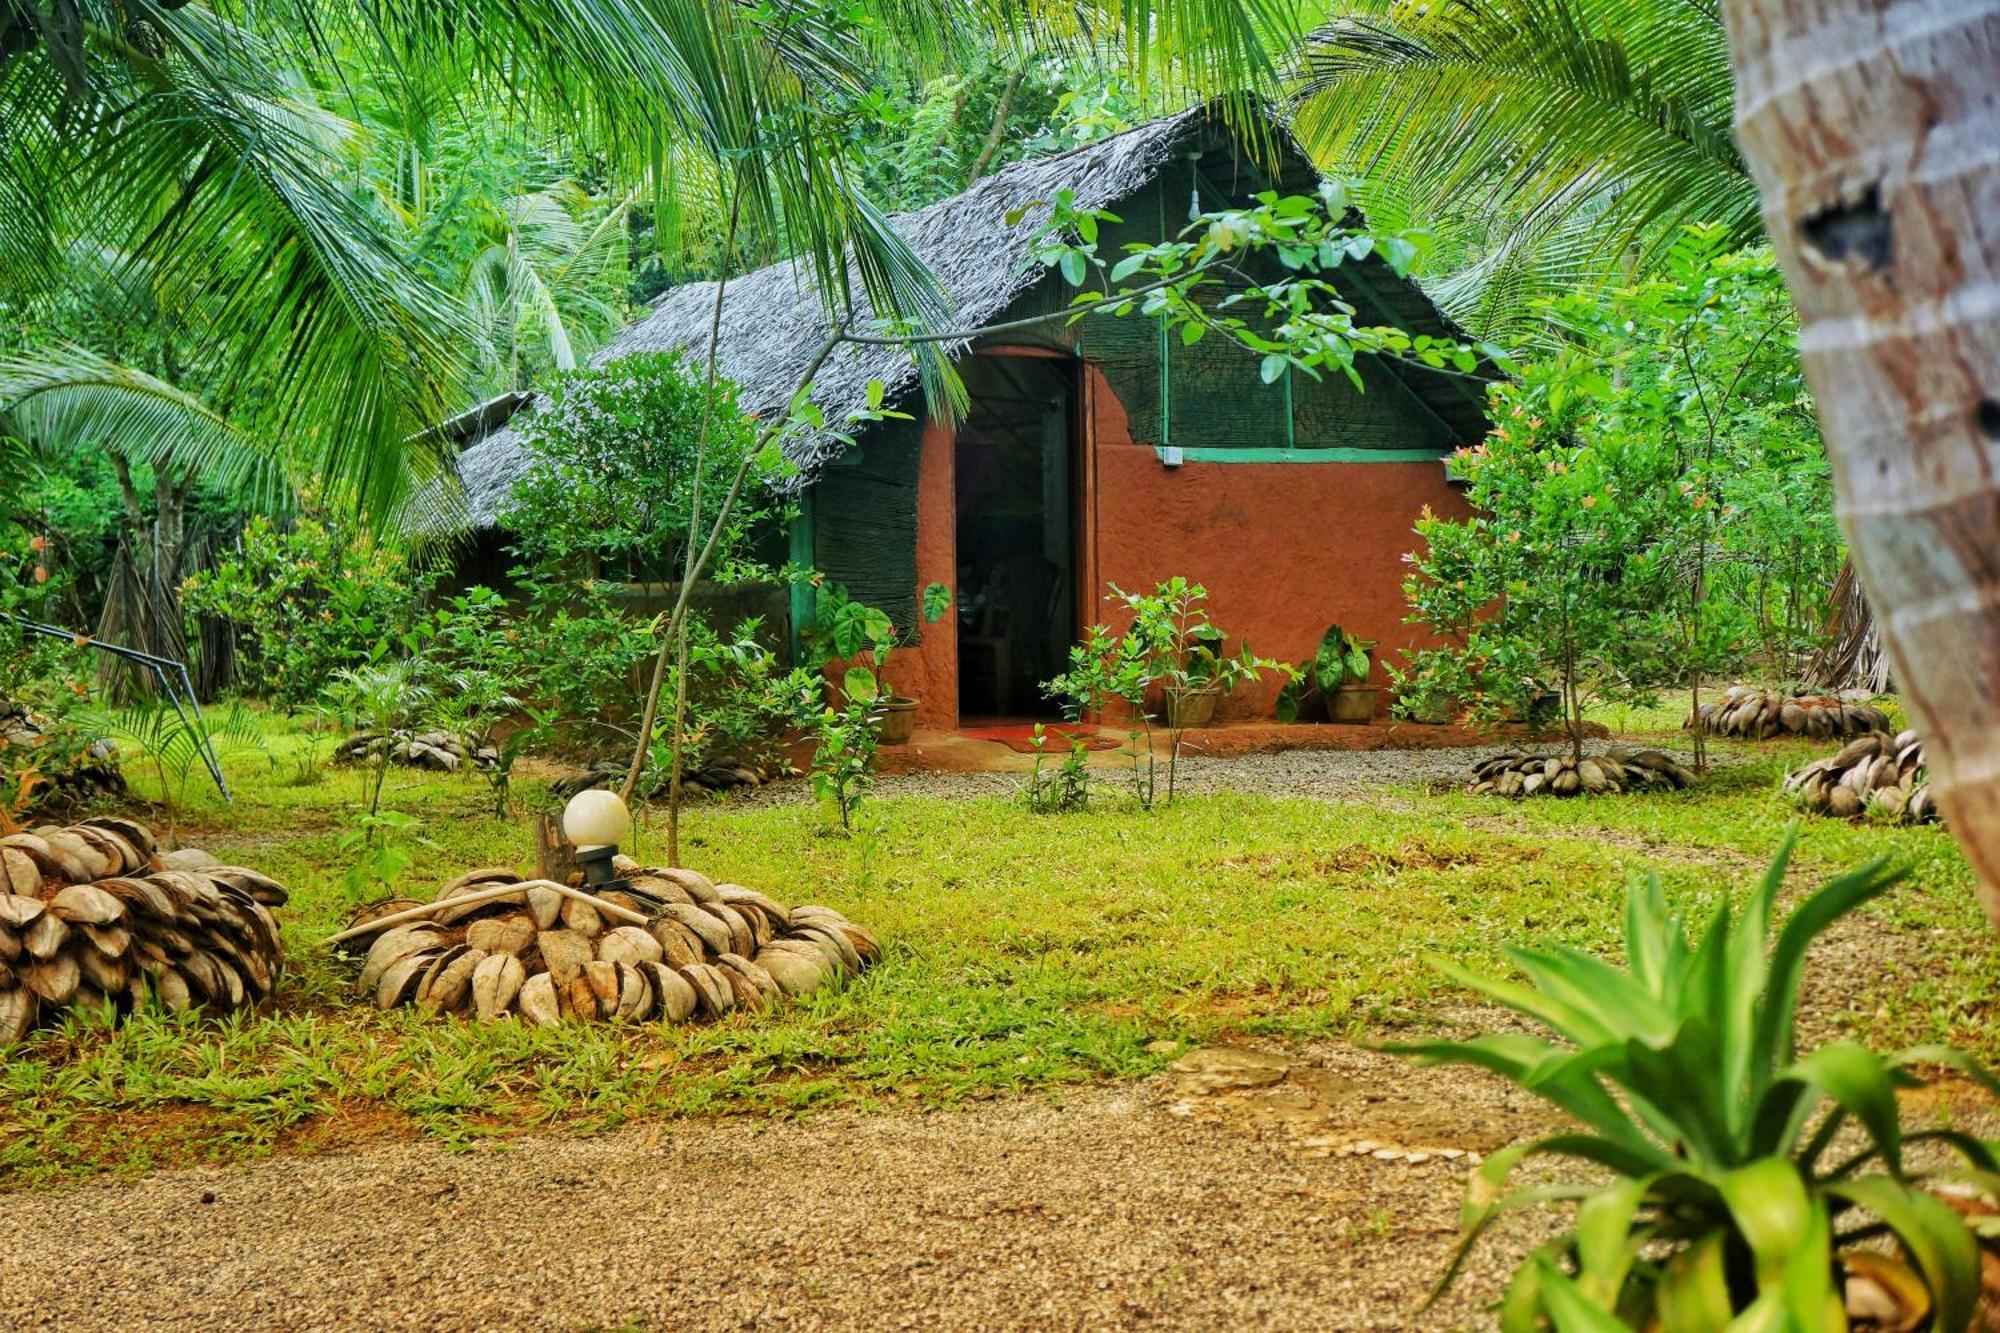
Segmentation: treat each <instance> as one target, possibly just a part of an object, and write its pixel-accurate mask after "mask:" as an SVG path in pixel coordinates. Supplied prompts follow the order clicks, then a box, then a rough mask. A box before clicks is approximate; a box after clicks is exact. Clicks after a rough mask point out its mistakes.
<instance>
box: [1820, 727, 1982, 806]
mask: <svg viewBox="0 0 2000 1333" xmlns="http://www.w3.org/2000/svg"><path fill="white" fill-rule="evenodd" d="M1785 790H1786V791H1788V792H1790V793H1792V795H1793V796H1795V797H1796V798H1797V799H1798V802H1799V804H1800V805H1802V806H1804V807H1805V808H1806V809H1807V810H1810V811H1812V812H1813V813H1814V814H1821V815H1834V816H1836V817H1838V818H1840V819H1857V818H1859V817H1861V816H1862V815H1874V816H1876V817H1879V818H1885V819H1892V820H1895V821H1896V822H1897V823H1901V824H1930V823H1935V822H1937V821H1938V820H1940V819H1942V818H1943V815H1942V813H1941V812H1940V811H1939V810H1938V806H1937V801H1936V799H1935V798H1934V797H1932V795H1931V784H1930V776H1929V774H1928V773H1927V772H1926V771H1925V769H1924V743H1923V742H1922V741H1920V740H1918V739H1917V733H1916V732H1914V731H1904V732H1899V733H1898V734H1897V735H1895V736H1883V735H1879V734H1878V735H1872V736H1858V737H1856V738H1855V739H1853V740H1851V741H1849V742H1848V743H1847V744H1846V745H1844V746H1842V747H1841V749H1840V753H1838V754H1834V755H1829V756H1828V757H1827V758H1825V759H1815V760H1813V762H1811V763H1810V764H1807V765H1806V766H1805V767H1803V768H1800V769H1796V770H1794V771H1793V772H1791V773H1788V774H1786V775H1785Z"/></svg>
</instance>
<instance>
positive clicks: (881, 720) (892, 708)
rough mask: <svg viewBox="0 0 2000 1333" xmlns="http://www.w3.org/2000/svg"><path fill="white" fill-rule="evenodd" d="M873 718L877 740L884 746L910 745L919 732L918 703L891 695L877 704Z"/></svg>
mask: <svg viewBox="0 0 2000 1333" xmlns="http://www.w3.org/2000/svg"><path fill="white" fill-rule="evenodd" d="M871 716H872V717H873V718H874V721H875V739H876V740H877V741H878V742H880V743H881V744H883V745H908V744H909V743H910V737H911V736H913V735H915V734H916V730H917V701H916V700H915V699H904V698H902V697H900V696H897V695H891V696H890V697H888V698H887V699H883V700H880V701H879V702H877V703H876V705H875V708H874V711H873V713H872V714H871Z"/></svg>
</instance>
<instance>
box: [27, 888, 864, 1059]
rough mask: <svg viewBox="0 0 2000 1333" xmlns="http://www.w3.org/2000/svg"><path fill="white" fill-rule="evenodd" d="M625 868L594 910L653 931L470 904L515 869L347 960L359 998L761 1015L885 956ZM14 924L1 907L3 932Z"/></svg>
mask: <svg viewBox="0 0 2000 1333" xmlns="http://www.w3.org/2000/svg"><path fill="white" fill-rule="evenodd" d="M621 862H622V863H614V864H616V865H617V868H618V870H619V871H620V873H621V874H622V875H623V876H624V878H625V879H626V881H627V888H625V889H622V890H614V891H611V892H608V893H605V894H602V895H598V897H600V898H601V900H602V901H603V902H605V903H609V904H612V905H613V906H616V907H623V908H626V909H628V910H632V911H638V912H642V913H645V914H647V915H648V916H649V917H650V920H649V921H648V923H647V925H646V926H644V927H640V926H636V925H630V924H623V923H621V922H619V921H617V920H616V919H614V918H611V917H610V916H608V915H607V913H606V912H604V911H601V910H599V909H598V908H596V907H593V906H592V904H590V903H588V902H580V901H578V900H577V899H574V898H571V897H568V896H567V895H566V894H564V893H561V892H558V891H557V890H556V888H555V887H554V886H552V885H548V884H545V883H534V882H529V883H523V884H522V886H521V892H520V893H519V894H507V895H505V896H503V897H501V898H499V899H495V900H488V901H479V902H464V901H460V900H462V899H464V898H465V897H466V896H467V895H468V894H473V893H477V892H482V891H487V890H490V889H491V888H492V887H494V886H496V885H506V884H510V883H514V882H516V881H517V880H518V876H517V875H516V874H515V872H513V871H512V870H511V869H509V868H507V867H502V866H489V867H485V868H483V869H480V870H476V871H468V872H467V873H466V874H464V875H460V876H458V877H456V878H454V879H453V880H452V881H450V882H449V883H448V884H446V885H445V886H444V887H443V888H442V889H441V890H439V892H438V894H437V895H436V897H435V898H433V899H432V900H431V901H432V904H433V905H434V906H435V909H436V910H434V911H432V912H431V913H430V914H429V916H428V917H427V918H426V919H423V920H416V921H409V922H405V923H403V924H400V925H388V926H386V927H384V928H383V929H381V931H380V933H379V934H376V935H375V936H374V937H373V938H372V939H370V938H367V937H366V935H365V933H364V935H363V936H362V937H360V938H357V939H355V940H353V941H348V942H344V943H343V944H342V946H341V947H343V948H345V949H346V950H347V951H348V952H349V953H350V954H352V955H354V956H356V957H357V958H358V959H359V969H358V971H357V974H356V986H357V987H358V989H359V991H360V993H361V994H363V995H365V996H366V997H367V999H368V1001H369V1002H370V1003H372V1004H378V1005H384V1006H385V1007H398V1006H414V1007H415V1008H416V1009H417V1010H418V1011H420V1012H423V1013H427V1014H435V1015H439V1016H444V1015H456V1016H462V1017H468V1018H473V1017H476V1018H480V1019H487V1020H498V1019H503V1018H508V1017H516V1016H518V1017H519V1018H521V1019H523V1020H525V1021H527V1022H531V1023H535V1024H538V1025H542V1026H553V1025H555V1024H559V1023H562V1022H568V1021H575V1022H585V1021H592V1022H595V1021H618V1022H629V1023H640V1022H664V1023H684V1022H688V1021H690V1020H694V1019H708V1020H713V1019H720V1018H723V1017H726V1016H727V1015H729V1014H732V1013H735V1012H737V1011H739V1010H740V1011H742V1012H745V1013H758V1012H762V1011H764V1010H766V1009H768V1008H770V1007H772V1006H773V1005H776V1004H778V1003H781V1002H782V1001H784V1000H785V999H786V998H787V997H793V996H799V995H804V994H807V993H810V992H811V991H814V990H817V989H819V988H820V987H822V986H825V985H828V984H830V983H832V982H834V981H836V980H838V979H839V978H841V977H844V976H848V975H852V974H854V973H858V972H860V971H862V970H864V969H865V968H867V967H869V966H870V965H872V964H874V963H875V962H877V961H879V960H880V958H881V956H882V948H881V944H880V943H879V942H878V941H877V940H876V938H875V936H874V935H873V934H871V933H869V932H868V931H866V930H864V929H862V928H861V927H859V926H856V925H854V924H853V923H852V922H850V921H848V920H847V918H846V917H844V916H842V915H841V914H840V913H839V912H836V911H834V910H833V909H831V908H827V907H818V906H813V905H810V904H806V905H801V906H798V907H790V908H788V907H786V906H785V905H783V904H782V903H780V902H778V901H777V900H776V899H775V898H772V897H770V896H768V895H766V894H764V893H760V892H758V891H757V890H755V889H750V888H746V887H744V886H743V885H740V884H717V883H715V882H714V881H712V880H710V879H709V878H708V877H707V876H705V875H702V874H700V873H698V872H696V871H692V870H686V869H678V868H676V869H660V868H648V867H644V866H638V865H636V864H634V863H631V862H630V861H629V859H625V858H621ZM182 887H183V889H185V886H182ZM421 906H422V904H420V903H417V902H416V901H415V900H413V899H409V898H394V899H389V900H385V902H384V903H382V904H371V905H370V906H369V907H366V908H363V909H362V910H361V911H359V912H357V913H355V917H354V923H355V924H356V925H365V924H367V923H368V922H371V921H377V920H383V919H385V918H386V917H388V916H389V915H390V914H391V912H392V911H394V912H402V911H407V910H410V909H411V908H412V907H421ZM98 907H99V909H100V910H101V908H102V905H101V904H99V905H98ZM6 915H7V911H6V909H5V907H4V905H0V926H4V919H5V917H6ZM56 925H57V926H58V927H62V925H63V923H61V922H60V921H58V922H57V923H56ZM4 928H7V929H12V927H4ZM93 928H98V927H93ZM22 951H23V952H25V943H24V944H23V946H22Z"/></svg>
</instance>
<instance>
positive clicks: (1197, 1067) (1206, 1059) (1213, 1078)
mask: <svg viewBox="0 0 2000 1333" xmlns="http://www.w3.org/2000/svg"><path fill="white" fill-rule="evenodd" d="M1170 1067H1171V1068H1172V1069H1173V1071H1174V1073H1176V1074H1178V1075H1180V1084H1181V1087H1182V1089H1183V1090H1184V1091H1187V1092H1195V1093H1216V1092H1225V1091H1229V1090H1232V1089H1237V1088H1263V1087H1269V1086H1270V1085H1271V1084H1273V1083H1281V1082H1283V1081H1284V1078H1285V1075H1286V1074H1288V1073H1290V1072H1291V1068H1292V1062H1291V1060H1290V1058H1288V1057H1286V1056H1283V1055H1278V1054H1276V1053H1274V1052H1271V1051H1260V1050H1257V1049H1255V1048H1253V1047H1249V1046H1203V1047H1199V1048H1197V1049H1196V1050H1192V1051H1189V1052H1188V1053H1187V1054H1186V1055H1183V1056H1182V1057H1181V1058H1180V1059H1178V1060H1176V1061H1174V1063H1173V1064H1172V1065H1171V1066H1170Z"/></svg>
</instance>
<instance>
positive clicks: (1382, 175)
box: [1294, 0, 1759, 296]
mask: <svg viewBox="0 0 2000 1333" xmlns="http://www.w3.org/2000/svg"><path fill="white" fill-rule="evenodd" d="M1298 75H1299V83H1298V90H1297V102H1296V107H1295V112H1294V130H1295V131H1296V133H1297V134H1298V135H1299V137H1300V140H1301V142H1302V143H1304V144H1305V145H1306V147H1307V148H1308V150H1309V151H1311V152H1313V153H1314V154H1315V155H1316V157H1317V158H1318V159H1319V160H1320V161H1321V163H1322V164H1323V165H1326V166H1328V167H1330V168H1334V169H1339V170H1346V171H1353V172H1359V173H1362V174H1365V175H1366V176H1368V177H1369V178H1370V179H1371V181H1372V182H1373V183H1374V184H1373V188H1376V189H1377V190H1386V189H1397V190H1401V191H1403V192H1405V193H1407V195H1408V200H1407V205H1408V207H1409V208H1410V209H1411V210H1412V211H1416V212H1423V213H1428V214H1430V215H1431V216H1432V217H1433V218H1437V219H1440V220H1455V219H1477V218H1485V219H1488V220H1489V225H1490V223H1491V222H1494V221H1497V222H1498V223H1499V225H1500V227H1501V229H1502V234H1501V235H1499V236H1497V237H1495V238H1494V239H1493V241H1492V243H1491V244H1490V245H1488V246H1486V247H1483V248H1481V249H1480V251H1479V254H1480V257H1482V258H1484V259H1486V260H1488V261H1489V262H1488V267H1487V272H1486V275H1485V276H1486V277H1487V278H1489V279H1492V280H1496V281H1500V282H1503V283H1504V282H1527V281H1528V279H1529V277H1530V275H1532V273H1533V272H1534V271H1535V270H1537V269H1539V268H1541V267H1543V266H1544V264H1545V263H1553V264H1554V265H1555V266H1556V267H1557V268H1559V269H1560V270H1561V271H1562V272H1563V273H1564V274H1565V275H1569V274H1574V273H1577V272H1580V271H1581V272H1594V273H1604V272H1608V271H1610V270H1611V269H1613V268H1615V267H1616V266H1617V265H1618V264H1620V263H1621V262H1624V261H1625V260H1626V259H1627V257H1628V254H1636V257H1637V259H1638V262H1639V263H1640V264H1642V265H1643V264H1645V263H1648V262H1651V261H1652V260H1653V259H1655V258H1657V257H1658V255H1659V254H1660V253H1661V252H1662V251H1663V250H1664V247H1665V246H1666V245H1667V244H1669V243H1670V242H1671V238H1672V236H1673V234H1674V233H1675V231H1676V229H1677V228H1678V226H1679V225H1680V224H1682V223H1684V222H1693V221H1703V222H1711V223H1719V224H1722V225H1723V226H1724V227H1726V228H1728V229H1729V232H1730V234H1731V236H1732V238H1733V239H1734V240H1735V241H1737V242H1739V243H1740V242H1747V241H1749V240H1751V239H1753V238H1754V237H1755V236H1756V235H1757V234H1758V230H1759V221H1758V213H1757V195H1756V191H1755V189H1754V187H1753V186H1752V185H1751V183H1750V181H1749V178H1748V176H1747V174H1746V173H1745V170H1744V166H1743V161H1742V158H1741V157H1740V155H1739V154H1738V152H1737V150H1736V146H1735V142H1734V139H1733V138H1732V137H1731V130H1730V118H1731V109H1732V84H1731V78H1730V70H1729V61H1728V50H1727V45H1726V40H1725V35H1724V32H1723V29H1722V25H1721V22H1720V19H1719V17H1718V16H1717V13H1716V9H1715V6H1714V5H1713V4H1712V3H1709V0H1689V3H1684V4H1665V5H1663V4H1658V3H1653V2H1652V0H1480V2H1479V3H1472V2H1471V0H1439V2H1438V3H1435V4H1430V5H1410V4H1404V3H1394V2H1393V0H1341V3H1340V4H1339V6H1338V13H1337V14H1336V16H1335V17H1333V18H1332V19H1331V20H1329V21H1328V22H1327V23H1326V24H1324V25H1322V26H1321V27H1320V28H1318V29H1316V30H1315V31H1314V32H1313V33H1312V35H1311V37H1310V38H1309V39H1308V42H1307V44H1306V47H1305V50H1304V53H1303V55H1302V56H1301V59H1300V64H1299V69H1298ZM1579 219H1582V220H1587V222H1588V225H1587V226H1578V225H1575V224H1576V222H1577V221H1578V220H1579ZM1544 242H1547V243H1551V244H1553V245H1555V246H1556V247H1557V249H1556V251H1555V252H1554V253H1552V254H1551V256H1550V259H1549V260H1547V261H1544V260H1542V259H1539V258H1536V257H1535V254H1536V251H1537V250H1538V249H1539V248H1540V247H1541V245H1542V244H1543V243H1544ZM1468 281H1469V282H1473V283H1474V284H1475V285H1477V284H1476V280H1473V279H1469V280H1468ZM1504 290H1505V289H1504V288H1501V289H1496V291H1495V292H1494V293H1493V294H1494V295H1496V296H1497V295H1502V294H1504Z"/></svg>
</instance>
